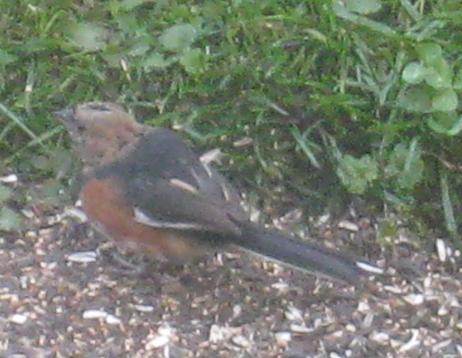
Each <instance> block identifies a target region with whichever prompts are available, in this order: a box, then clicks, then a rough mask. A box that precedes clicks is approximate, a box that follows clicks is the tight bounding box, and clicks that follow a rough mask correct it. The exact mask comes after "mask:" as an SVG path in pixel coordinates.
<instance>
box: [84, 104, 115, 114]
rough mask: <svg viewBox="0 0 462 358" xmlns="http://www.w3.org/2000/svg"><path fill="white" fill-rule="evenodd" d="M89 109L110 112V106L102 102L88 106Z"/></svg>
mask: <svg viewBox="0 0 462 358" xmlns="http://www.w3.org/2000/svg"><path fill="white" fill-rule="evenodd" d="M88 108H89V109H92V110H94V111H100V112H111V108H110V107H109V106H107V105H105V104H103V103H94V104H90V105H89V106H88Z"/></svg>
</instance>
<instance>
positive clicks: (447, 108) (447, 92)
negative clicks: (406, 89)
mask: <svg viewBox="0 0 462 358" xmlns="http://www.w3.org/2000/svg"><path fill="white" fill-rule="evenodd" d="M457 105H458V98H457V93H456V92H454V90H452V89H451V88H447V89H444V90H441V91H438V92H437V93H436V94H435V95H434V96H433V100H432V109H433V110H434V111H440V112H451V111H455V110H456V109H457Z"/></svg>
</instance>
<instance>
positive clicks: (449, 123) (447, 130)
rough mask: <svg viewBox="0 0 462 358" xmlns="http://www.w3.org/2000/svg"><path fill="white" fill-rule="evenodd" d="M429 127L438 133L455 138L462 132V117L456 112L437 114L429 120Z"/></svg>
mask: <svg viewBox="0 0 462 358" xmlns="http://www.w3.org/2000/svg"><path fill="white" fill-rule="evenodd" d="M427 125H428V126H429V127H430V128H431V129H432V130H433V131H435V132H436V133H439V134H445V135H448V136H455V135H457V134H459V133H460V131H461V130H462V116H460V117H457V113H456V112H455V111H454V112H435V113H433V114H432V116H431V117H430V118H428V119H427Z"/></svg>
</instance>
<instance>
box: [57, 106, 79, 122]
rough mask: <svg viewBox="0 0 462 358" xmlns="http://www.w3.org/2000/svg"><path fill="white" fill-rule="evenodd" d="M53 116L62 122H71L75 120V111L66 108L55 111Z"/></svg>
mask: <svg viewBox="0 0 462 358" xmlns="http://www.w3.org/2000/svg"><path fill="white" fill-rule="evenodd" d="M53 114H54V115H55V117H56V118H58V119H60V120H61V121H62V122H69V121H71V120H73V119H74V109H73V108H71V107H68V108H64V109H61V110H59V111H54V112H53Z"/></svg>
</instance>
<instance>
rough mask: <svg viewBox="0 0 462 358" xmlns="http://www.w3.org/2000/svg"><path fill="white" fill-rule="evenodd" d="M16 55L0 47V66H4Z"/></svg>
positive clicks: (12, 60) (13, 59)
mask: <svg viewBox="0 0 462 358" xmlns="http://www.w3.org/2000/svg"><path fill="white" fill-rule="evenodd" d="M16 59H17V57H16V56H13V55H10V54H9V53H8V52H6V51H5V50H2V49H0V66H6V65H8V64H10V63H12V62H14V61H16Z"/></svg>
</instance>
